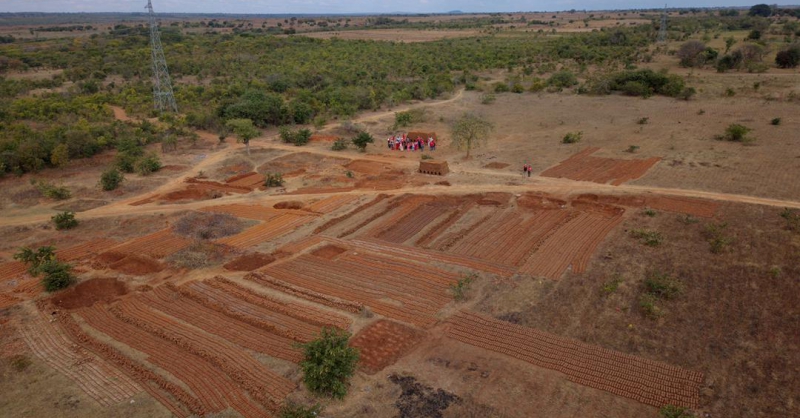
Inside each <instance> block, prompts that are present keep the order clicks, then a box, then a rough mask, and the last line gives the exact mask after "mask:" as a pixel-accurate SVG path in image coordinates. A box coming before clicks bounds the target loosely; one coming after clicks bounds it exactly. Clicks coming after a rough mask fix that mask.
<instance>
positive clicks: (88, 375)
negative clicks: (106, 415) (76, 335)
mask: <svg viewBox="0 0 800 418" xmlns="http://www.w3.org/2000/svg"><path fill="white" fill-rule="evenodd" d="M20 332H21V334H22V337H23V338H24V339H25V343H27V345H28V347H29V348H30V349H31V351H32V352H33V353H34V354H35V355H36V357H39V358H40V359H42V360H43V361H44V362H46V363H47V364H48V365H50V366H51V367H53V368H54V369H56V370H58V371H59V372H61V373H62V374H64V375H65V376H67V377H68V378H70V379H71V380H72V381H73V382H75V384H76V385H78V387H79V388H81V390H83V391H84V392H86V394H87V395H89V397H91V398H92V399H94V400H96V401H97V402H98V403H99V404H100V405H103V406H110V405H114V404H117V403H120V402H123V401H125V400H127V399H129V398H131V397H132V396H134V395H136V394H137V393H139V392H141V391H142V389H141V388H140V387H139V385H137V384H136V382H135V381H133V380H132V379H130V378H129V377H128V376H126V375H125V374H123V373H122V372H120V371H119V370H117V369H116V368H115V367H113V366H112V365H111V364H109V363H107V362H106V361H104V360H102V359H100V358H97V357H95V356H94V355H92V354H91V353H90V352H88V351H87V350H85V349H83V348H81V347H79V346H76V345H75V344H74V343H73V342H72V341H70V340H69V338H68V337H67V335H66V334H65V333H64V331H63V330H62V329H61V327H60V326H59V323H58V321H56V322H50V321H49V320H48V318H45V315H44V314H43V313H41V312H36V314H35V315H32V316H31V317H30V319H29V321H28V322H26V323H25V324H24V326H22V327H21V328H20Z"/></svg>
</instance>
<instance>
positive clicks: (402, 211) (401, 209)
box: [340, 196, 432, 238]
mask: <svg viewBox="0 0 800 418" xmlns="http://www.w3.org/2000/svg"><path fill="white" fill-rule="evenodd" d="M431 200H432V198H431V197H428V196H410V197H406V198H404V199H401V200H399V201H397V202H396V203H394V204H392V205H389V207H388V208H387V209H386V212H384V213H383V214H382V215H389V216H387V217H386V218H384V219H381V221H380V222H379V223H378V224H377V225H375V226H374V227H372V228H370V230H369V231H367V233H366V235H367V236H370V237H377V236H378V235H381V234H383V233H384V232H385V231H386V230H388V229H390V228H394V227H395V226H397V225H398V224H399V223H400V222H402V220H403V219H404V218H406V217H407V216H409V215H410V214H412V213H414V212H416V211H417V210H419V208H420V206H422V205H424V204H425V203H427V202H430V201H431ZM381 218H383V216H381ZM340 238H341V237H340Z"/></svg>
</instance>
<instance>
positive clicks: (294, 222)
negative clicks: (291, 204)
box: [217, 214, 313, 248]
mask: <svg viewBox="0 0 800 418" xmlns="http://www.w3.org/2000/svg"><path fill="white" fill-rule="evenodd" d="M312 219H313V217H311V216H297V215H290V214H283V215H280V216H278V217H276V218H275V219H273V220H272V221H269V222H265V223H263V224H260V225H256V226H254V227H251V228H248V229H246V230H245V231H243V232H241V233H239V234H236V235H233V236H230V237H227V238H223V239H220V240H217V242H218V243H220V244H225V245H230V246H232V247H238V248H247V247H252V246H255V245H258V244H261V243H263V242H267V241H270V240H272V239H275V238H278V237H281V236H283V235H285V234H287V233H289V232H292V231H294V230H295V229H296V228H298V227H300V226H302V225H304V224H306V223H308V222H311V220H312Z"/></svg>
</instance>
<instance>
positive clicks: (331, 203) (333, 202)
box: [306, 195, 359, 213]
mask: <svg viewBox="0 0 800 418" xmlns="http://www.w3.org/2000/svg"><path fill="white" fill-rule="evenodd" d="M358 199H359V196H348V195H340V196H331V197H328V198H325V199H322V200H318V201H316V202H314V203H312V204H310V205H308V207H306V210H308V211H311V212H315V213H332V212H335V211H337V210H339V209H340V208H342V207H344V206H347V205H349V204H350V203H352V202H355V201H356V200H358Z"/></svg>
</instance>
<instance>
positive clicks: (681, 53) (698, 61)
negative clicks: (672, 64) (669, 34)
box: [675, 41, 706, 67]
mask: <svg viewBox="0 0 800 418" xmlns="http://www.w3.org/2000/svg"><path fill="white" fill-rule="evenodd" d="M705 51H706V44H704V43H702V42H700V41H689V42H686V43H684V44H683V45H681V47H680V49H678V52H677V53H676V54H675V55H676V56H677V57H678V58H679V59H680V64H681V66H682V67H701V66H702V65H703V64H705V61H706V55H705V54H704V52H705Z"/></svg>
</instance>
